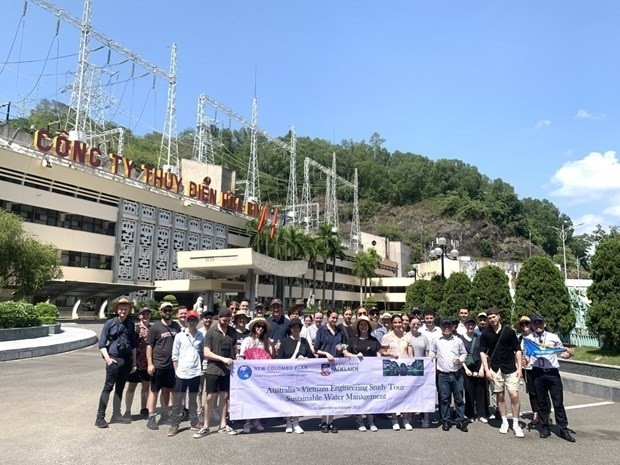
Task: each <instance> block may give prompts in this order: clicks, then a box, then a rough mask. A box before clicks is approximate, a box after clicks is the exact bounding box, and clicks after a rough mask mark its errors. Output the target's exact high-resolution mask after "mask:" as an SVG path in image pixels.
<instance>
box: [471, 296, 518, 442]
mask: <svg viewBox="0 0 620 465" xmlns="http://www.w3.org/2000/svg"><path fill="white" fill-rule="evenodd" d="M487 318H488V320H489V327H488V328H487V329H486V330H485V331H484V332H483V333H482V336H481V338H480V360H481V361H482V366H484V372H485V374H486V377H487V379H488V380H489V382H491V383H492V385H493V392H494V393H495V395H496V396H497V408H498V409H499V413H500V415H501V417H502V425H501V427H500V429H499V432H500V433H502V434H506V433H507V432H508V430H509V428H510V427H509V425H508V417H507V416H506V400H505V398H504V388H506V389H508V395H509V396H510V406H511V410H512V429H513V430H514V432H515V436H517V437H518V438H522V437H524V434H523V430H522V429H521V426H519V407H520V406H519V381H520V380H521V346H520V345H519V341H518V339H517V335H516V333H515V332H514V331H513V330H512V328H509V327H508V326H503V325H502V324H501V317H500V316H499V312H498V311H497V310H495V309H493V308H492V309H489V310H488V311H487Z"/></svg>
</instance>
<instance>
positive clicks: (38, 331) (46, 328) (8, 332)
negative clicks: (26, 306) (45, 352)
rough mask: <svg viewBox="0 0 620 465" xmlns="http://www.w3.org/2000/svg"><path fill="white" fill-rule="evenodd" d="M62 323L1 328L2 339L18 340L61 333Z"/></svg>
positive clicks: (0, 337) (0, 339)
mask: <svg viewBox="0 0 620 465" xmlns="http://www.w3.org/2000/svg"><path fill="white" fill-rule="evenodd" d="M60 332H61V330H60V323H56V324H53V325H43V326H32V327H29V328H9V329H0V341H17V340H20V339H35V338H37V337H46V336H49V335H50V334H58V333H60Z"/></svg>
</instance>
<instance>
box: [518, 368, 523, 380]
mask: <svg viewBox="0 0 620 465" xmlns="http://www.w3.org/2000/svg"><path fill="white" fill-rule="evenodd" d="M521 378H523V370H517V379H518V380H519V381H521Z"/></svg>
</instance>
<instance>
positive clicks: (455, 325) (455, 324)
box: [450, 316, 461, 336]
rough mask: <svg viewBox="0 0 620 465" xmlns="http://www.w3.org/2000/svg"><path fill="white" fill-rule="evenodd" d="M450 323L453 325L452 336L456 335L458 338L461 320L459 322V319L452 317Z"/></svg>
mask: <svg viewBox="0 0 620 465" xmlns="http://www.w3.org/2000/svg"><path fill="white" fill-rule="evenodd" d="M450 322H451V323H452V334H454V335H455V336H458V335H459V333H458V331H457V330H458V328H459V324H460V322H461V320H459V318H458V317H456V316H453V317H450Z"/></svg>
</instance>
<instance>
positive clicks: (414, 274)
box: [407, 263, 418, 282]
mask: <svg viewBox="0 0 620 465" xmlns="http://www.w3.org/2000/svg"><path fill="white" fill-rule="evenodd" d="M407 276H408V277H410V278H413V282H416V281H417V279H418V264H417V263H414V264H413V265H411V271H408V272H407Z"/></svg>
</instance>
